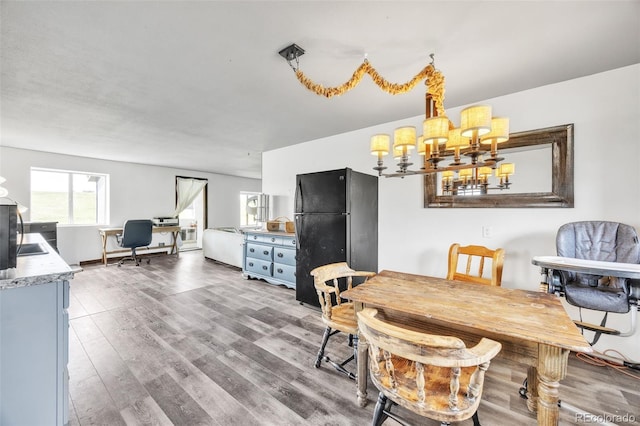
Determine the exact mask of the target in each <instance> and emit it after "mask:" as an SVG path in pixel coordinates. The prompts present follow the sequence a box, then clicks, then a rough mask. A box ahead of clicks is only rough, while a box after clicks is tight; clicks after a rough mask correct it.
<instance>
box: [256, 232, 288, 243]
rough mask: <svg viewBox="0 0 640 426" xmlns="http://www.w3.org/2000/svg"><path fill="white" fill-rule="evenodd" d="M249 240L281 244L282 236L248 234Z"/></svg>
mask: <svg viewBox="0 0 640 426" xmlns="http://www.w3.org/2000/svg"><path fill="white" fill-rule="evenodd" d="M247 242H257V243H269V244H281V243H282V237H276V236H273V235H262V234H247Z"/></svg>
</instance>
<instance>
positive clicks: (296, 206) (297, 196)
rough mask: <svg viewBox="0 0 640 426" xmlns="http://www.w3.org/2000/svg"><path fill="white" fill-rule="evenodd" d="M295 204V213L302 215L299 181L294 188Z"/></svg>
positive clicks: (300, 185)
mask: <svg viewBox="0 0 640 426" xmlns="http://www.w3.org/2000/svg"><path fill="white" fill-rule="evenodd" d="M295 204H296V205H295V209H296V213H302V212H303V211H302V184H301V182H300V181H298V186H296V199H295Z"/></svg>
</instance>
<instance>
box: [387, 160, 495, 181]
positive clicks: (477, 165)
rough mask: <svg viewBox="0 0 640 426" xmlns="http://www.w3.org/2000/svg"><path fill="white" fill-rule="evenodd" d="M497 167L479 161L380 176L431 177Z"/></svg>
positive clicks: (491, 163) (493, 164)
mask: <svg viewBox="0 0 640 426" xmlns="http://www.w3.org/2000/svg"><path fill="white" fill-rule="evenodd" d="M495 165H496V163H495V162H493V161H478V162H477V163H475V164H460V165H454V166H445V167H438V168H433V167H430V168H425V169H420V170H407V171H405V172H401V173H386V174H385V173H380V174H379V175H378V176H384V177H401V176H413V175H430V174H431V173H439V172H446V171H448V170H451V171H457V170H463V169H477V168H480V167H492V168H493V167H494V166H495Z"/></svg>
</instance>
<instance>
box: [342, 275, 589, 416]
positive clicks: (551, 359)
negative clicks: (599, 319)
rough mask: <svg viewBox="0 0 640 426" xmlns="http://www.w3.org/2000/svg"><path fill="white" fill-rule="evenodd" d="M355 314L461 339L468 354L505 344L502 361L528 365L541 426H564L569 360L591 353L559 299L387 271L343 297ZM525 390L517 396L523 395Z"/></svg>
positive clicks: (362, 343) (361, 366)
mask: <svg viewBox="0 0 640 426" xmlns="http://www.w3.org/2000/svg"><path fill="white" fill-rule="evenodd" d="M342 296H343V297H345V298H347V299H350V300H352V301H353V302H354V303H355V305H356V311H358V310H361V309H362V308H363V307H374V308H377V309H378V310H382V311H384V314H385V316H386V317H387V318H388V319H390V320H391V321H393V322H395V323H397V324H402V325H405V326H408V327H411V328H414V329H418V330H423V331H426V332H428V333H431V334H441V335H449V336H457V337H459V338H461V339H462V340H463V341H464V342H465V343H466V345H467V346H468V347H470V346H473V345H475V344H477V343H478V342H479V341H480V339H481V338H482V337H487V338H490V339H493V340H496V341H498V342H500V343H501V344H502V351H501V352H500V354H499V355H498V356H500V357H503V358H506V359H510V360H514V361H517V362H520V363H525V364H527V365H528V371H527V407H528V409H529V410H530V411H537V420H538V424H539V425H557V424H558V418H559V409H558V400H559V386H560V380H562V379H563V378H564V377H565V375H566V371H567V362H568V357H569V353H570V352H571V351H574V352H592V349H591V346H590V345H589V343H587V341H586V340H585V339H584V337H583V336H582V334H580V331H579V330H578V328H577V327H576V326H575V324H574V323H573V321H572V320H571V318H570V317H569V316H568V314H567V312H566V311H565V309H564V307H563V306H562V303H561V301H560V299H559V298H558V297H557V296H555V295H552V294H547V293H543V292H538V291H526V290H518V289H508V288H502V287H493V286H485V285H478V284H472V283H465V282H461V281H453V280H446V279H442V278H435V277H428V276H423V275H414V274H407V273H402V272H394V271H382V272H380V273H379V274H378V275H376V276H375V277H373V278H371V279H369V280H368V281H367V282H366V283H364V284H360V285H358V286H356V287H354V288H352V289H351V290H347V291H345V292H343V293H342ZM367 367H368V344H367V342H366V340H365V339H364V338H363V337H361V338H360V339H359V344H358V376H357V377H358V381H357V382H358V383H357V398H358V403H359V404H360V406H364V405H366V403H367ZM517 391H518V390H517V389H516V390H514V392H517Z"/></svg>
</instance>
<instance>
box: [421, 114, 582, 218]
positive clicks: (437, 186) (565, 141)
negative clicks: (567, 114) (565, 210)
mask: <svg viewBox="0 0 640 426" xmlns="http://www.w3.org/2000/svg"><path fill="white" fill-rule="evenodd" d="M499 155H500V157H503V158H504V160H503V161H502V163H507V162H508V163H514V164H515V173H514V174H513V175H512V176H511V177H510V178H509V182H510V183H511V185H510V186H509V188H508V189H500V188H499V187H498V184H499V183H500V181H499V178H497V177H496V176H491V177H490V178H489V188H488V190H487V193H486V194H481V195H480V194H477V193H472V192H470V191H467V192H466V193H465V192H464V191H457V192H456V195H452V191H451V190H450V189H449V190H447V189H446V188H445V187H444V186H443V182H442V173H433V174H430V175H426V176H425V207H430V208H434V207H435V208H438V207H440V208H450V207H573V125H572V124H567V125H562V126H555V127H550V128H545V129H539V130H532V131H527V132H520V133H512V134H511V135H510V139H509V141H507V142H504V143H503V144H501V145H499ZM450 161H451V160H449V159H447V160H444V161H443V164H448V163H449V162H450ZM449 188H450V187H449Z"/></svg>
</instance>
